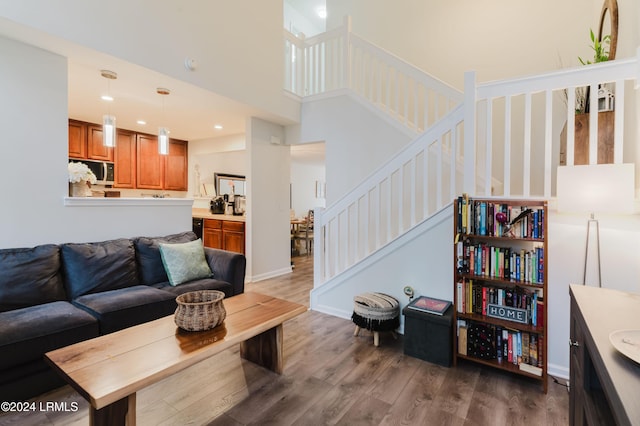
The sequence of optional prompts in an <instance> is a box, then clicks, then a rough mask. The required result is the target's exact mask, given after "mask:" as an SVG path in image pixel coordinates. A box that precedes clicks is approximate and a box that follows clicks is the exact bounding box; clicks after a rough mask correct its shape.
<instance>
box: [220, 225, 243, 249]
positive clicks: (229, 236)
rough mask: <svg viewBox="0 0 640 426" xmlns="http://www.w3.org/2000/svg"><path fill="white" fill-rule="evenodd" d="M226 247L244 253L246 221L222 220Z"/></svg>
mask: <svg viewBox="0 0 640 426" xmlns="http://www.w3.org/2000/svg"><path fill="white" fill-rule="evenodd" d="M222 239H223V245H224V249H225V250H228V251H235V252H236V253H243V254H244V222H232V221H227V220H225V221H223V222H222Z"/></svg>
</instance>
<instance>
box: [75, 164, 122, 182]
mask: <svg viewBox="0 0 640 426" xmlns="http://www.w3.org/2000/svg"><path fill="white" fill-rule="evenodd" d="M69 162H70V163H71V162H74V163H84V164H86V165H87V166H88V167H89V170H91V171H92V172H93V174H94V175H96V179H97V182H96V185H113V171H114V165H113V163H112V162H111V161H94V160H76V159H73V158H70V159H69Z"/></svg>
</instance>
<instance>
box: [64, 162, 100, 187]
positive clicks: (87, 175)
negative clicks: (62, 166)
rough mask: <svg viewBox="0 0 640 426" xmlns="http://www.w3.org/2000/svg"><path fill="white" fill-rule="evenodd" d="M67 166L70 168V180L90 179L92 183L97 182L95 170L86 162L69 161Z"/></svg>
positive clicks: (72, 181)
mask: <svg viewBox="0 0 640 426" xmlns="http://www.w3.org/2000/svg"><path fill="white" fill-rule="evenodd" d="M67 168H68V170H69V182H71V183H76V182H83V181H85V182H86V181H88V182H89V183H91V184H93V183H96V180H97V179H96V175H94V174H93V172H92V171H91V170H90V169H89V166H87V165H86V164H84V163H69V166H68V167H67Z"/></svg>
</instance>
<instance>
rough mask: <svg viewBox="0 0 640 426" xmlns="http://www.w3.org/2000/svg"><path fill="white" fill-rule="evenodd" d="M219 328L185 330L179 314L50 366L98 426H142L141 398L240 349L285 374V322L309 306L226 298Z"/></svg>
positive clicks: (60, 353) (59, 353)
mask: <svg viewBox="0 0 640 426" xmlns="http://www.w3.org/2000/svg"><path fill="white" fill-rule="evenodd" d="M224 306H225V309H226V311H227V318H226V319H225V321H224V323H223V324H222V325H220V326H218V327H216V328H214V329H213V330H208V331H199V332H188V331H183V330H181V329H179V328H178V327H177V326H176V325H175V323H174V321H173V315H170V316H167V317H164V318H160V319H158V320H155V321H151V322H147V323H144V324H140V325H137V326H134V327H130V328H127V329H125V330H121V331H118V332H115V333H111V334H107V335H105V336H100V337H97V338H95V339H91V340H86V341H84V342H80V343H76V344H74V345H71V346H67V347H65V348H61V349H57V350H55V351H52V352H48V353H47V354H46V355H45V358H46V359H47V361H48V362H49V363H50V364H51V365H52V366H53V368H54V369H55V370H57V371H58V373H60V374H61V375H62V376H63V377H64V379H65V380H66V381H67V382H69V384H71V386H73V387H74V388H75V389H76V390H77V391H78V392H79V393H80V394H81V395H82V396H83V397H84V398H85V399H86V400H87V401H89V403H90V404H91V409H90V410H91V411H90V422H91V424H92V425H118V424H128V425H134V424H135V412H136V408H135V404H136V392H137V391H139V390H141V389H143V388H145V387H147V386H149V385H151V384H153V383H155V382H158V381H160V380H162V379H164V378H166V377H169V376H171V375H172V374H174V373H177V372H179V371H181V370H184V369H185V368H187V367H190V366H192V365H194V364H196V363H198V362H200V361H202V360H204V359H206V358H208V357H210V356H212V355H215V354H217V353H219V352H221V351H224V350H225V349H228V348H229V347H231V346H233V345H236V344H240V354H241V356H242V357H243V358H245V359H247V360H249V361H252V362H254V363H256V364H259V365H261V366H264V367H266V368H268V369H270V370H273V371H275V372H276V373H278V374H281V373H282V367H283V352H282V339H283V336H282V323H283V322H284V321H286V320H288V319H291V318H293V317H296V316H298V315H300V314H302V313H303V312H305V311H306V310H307V308H306V306H304V305H300V304H297V303H293V302H289V301H286V300H282V299H277V298H275V297H271V296H265V295H263V294H259V293H253V292H252V293H244V294H240V295H237V296H234V297H231V298H229V299H224Z"/></svg>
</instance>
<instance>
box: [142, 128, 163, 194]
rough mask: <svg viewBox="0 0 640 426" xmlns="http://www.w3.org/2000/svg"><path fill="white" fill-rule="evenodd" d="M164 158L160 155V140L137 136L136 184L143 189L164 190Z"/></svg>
mask: <svg viewBox="0 0 640 426" xmlns="http://www.w3.org/2000/svg"><path fill="white" fill-rule="evenodd" d="M163 177H164V158H162V155H160V153H158V138H156V137H155V136H151V135H143V134H138V135H136V182H137V187H138V188H142V189H163V180H164V179H163Z"/></svg>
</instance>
